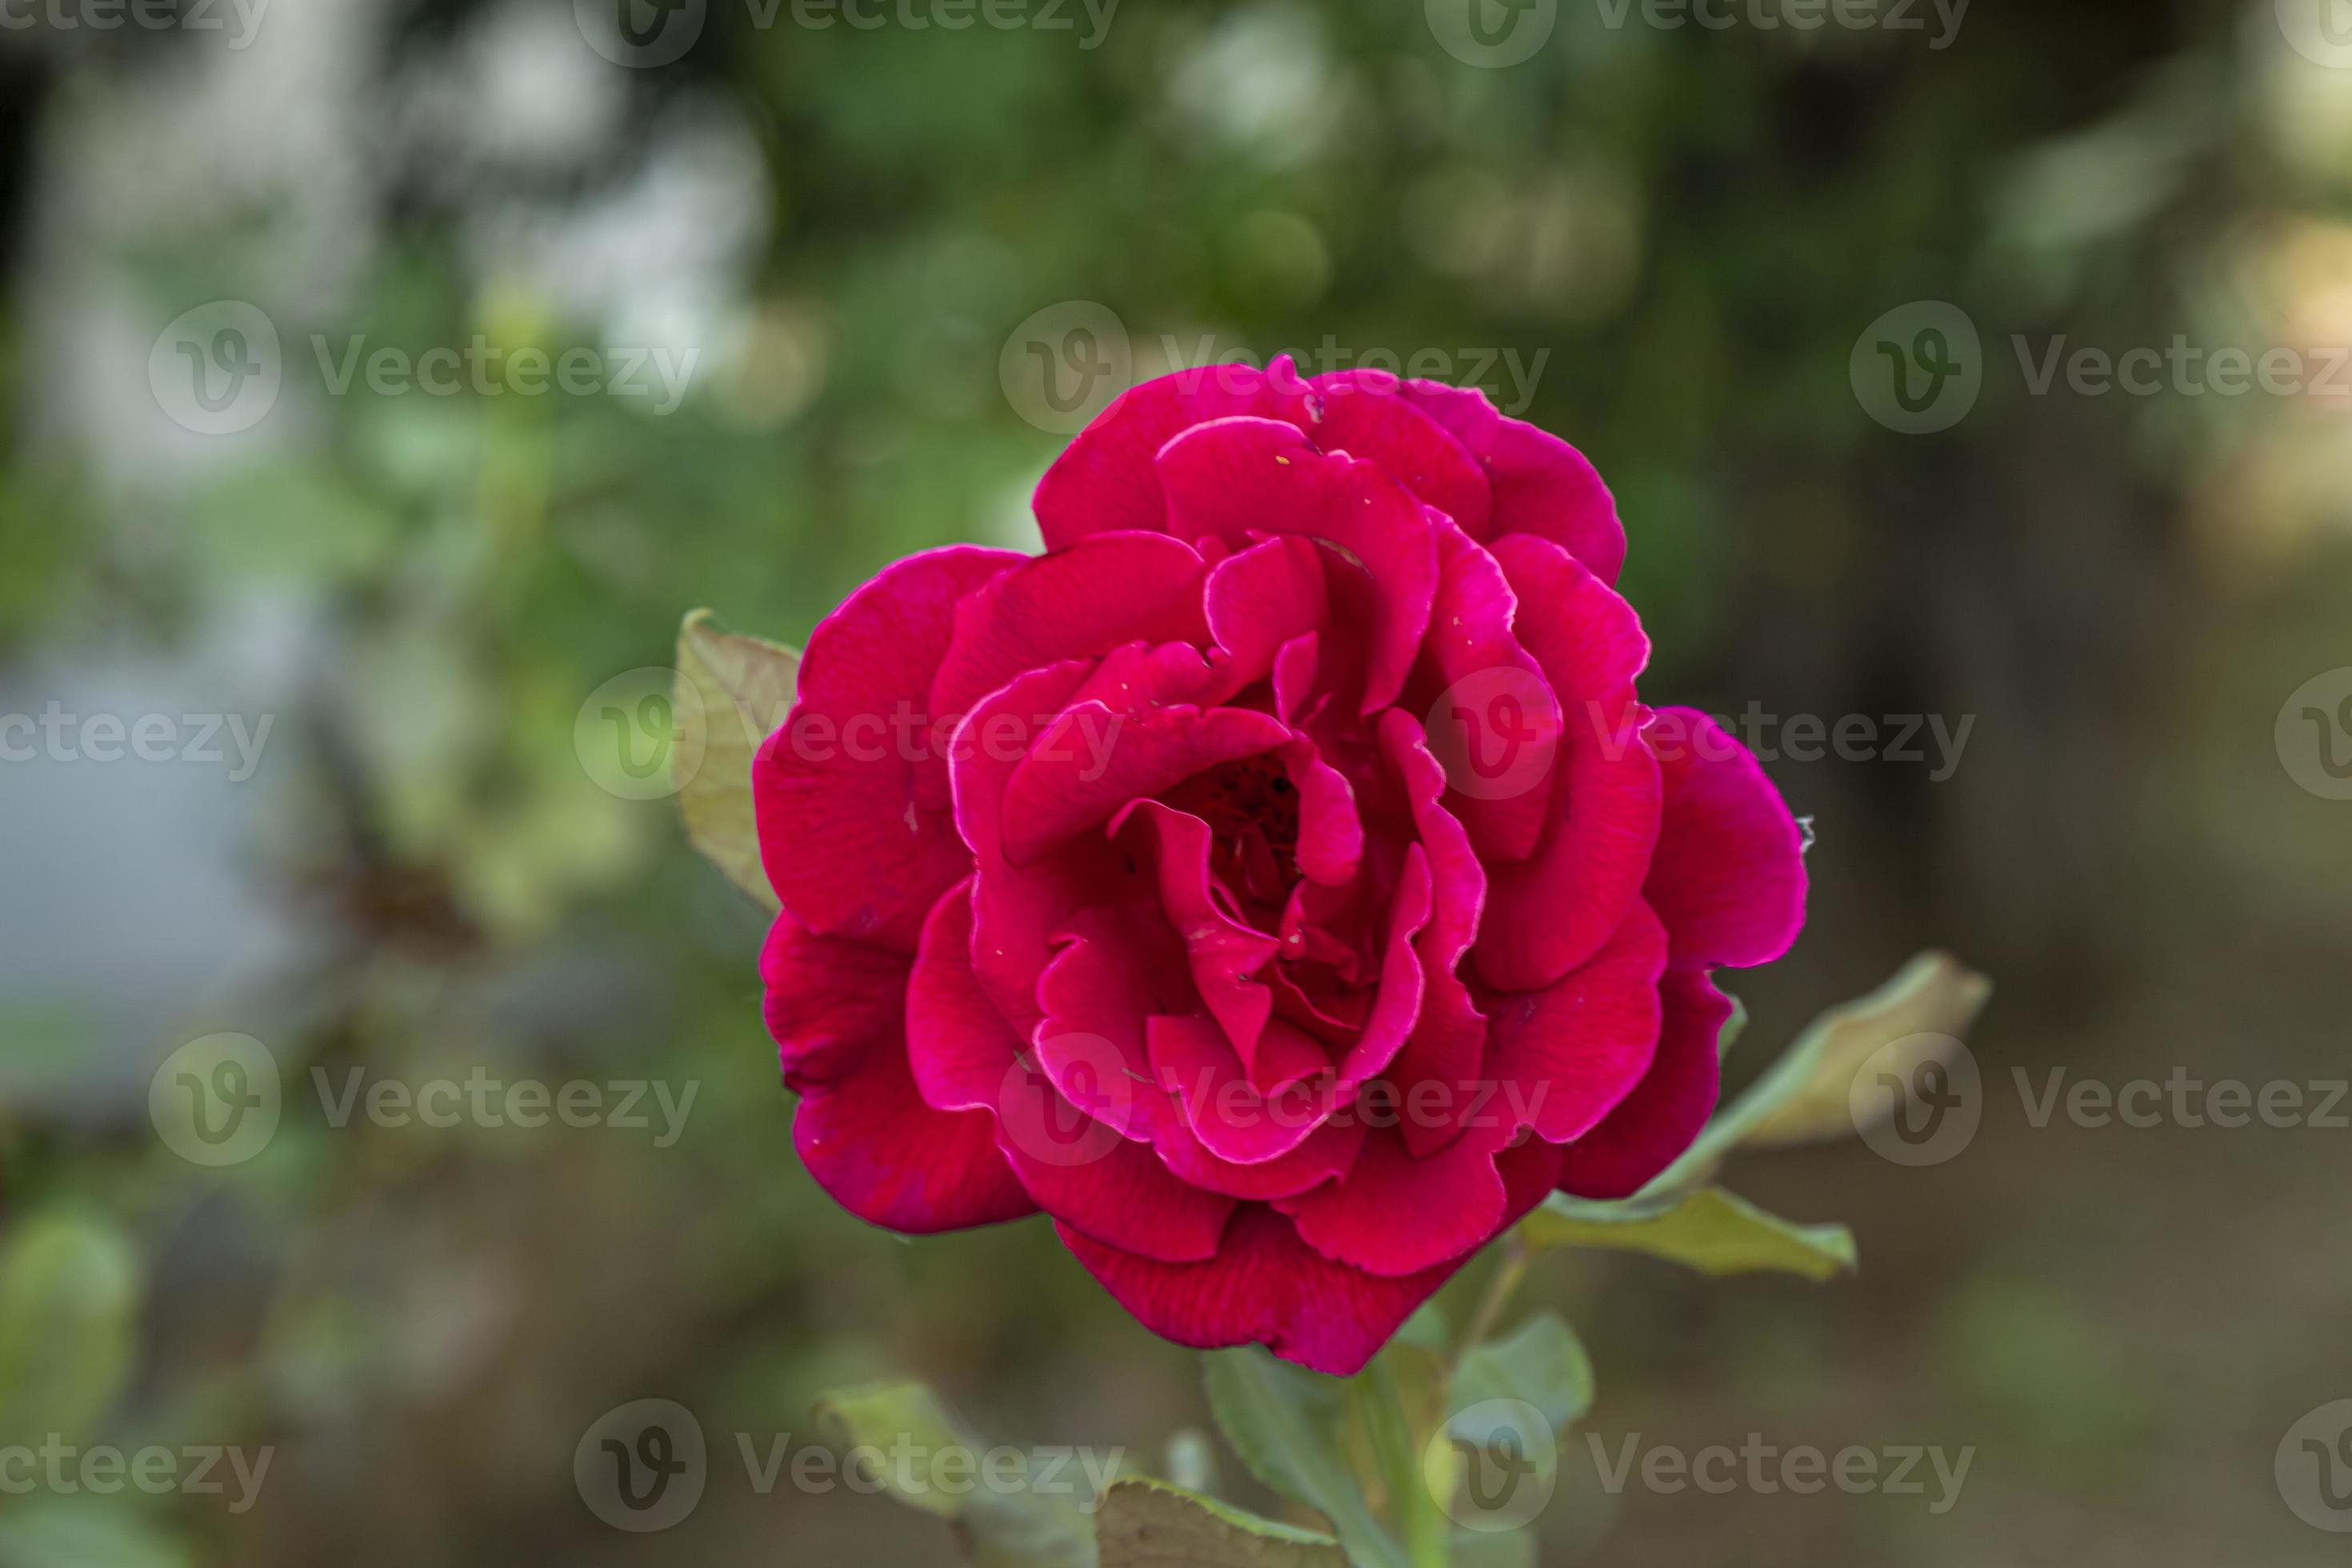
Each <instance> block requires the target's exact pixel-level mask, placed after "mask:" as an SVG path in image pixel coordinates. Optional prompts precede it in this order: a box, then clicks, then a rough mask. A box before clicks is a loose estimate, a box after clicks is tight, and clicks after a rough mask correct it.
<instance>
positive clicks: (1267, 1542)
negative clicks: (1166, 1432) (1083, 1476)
mask: <svg viewBox="0 0 2352 1568" xmlns="http://www.w3.org/2000/svg"><path fill="white" fill-rule="evenodd" d="M1095 1537H1096V1540H1097V1542H1099V1544H1100V1547H1101V1552H1102V1568H1348V1560H1347V1558H1345V1557H1344V1556H1342V1555H1340V1552H1339V1542H1336V1541H1333V1540H1332V1539H1331V1538H1330V1537H1329V1536H1328V1535H1318V1534H1316V1533H1314V1532H1313V1531H1306V1530H1295V1529H1293V1528H1292V1527H1290V1526H1289V1525H1286V1524H1276V1523H1275V1522H1274V1521H1271V1520H1265V1519H1259V1518H1257V1517H1256V1516H1255V1515H1253V1514H1247V1513H1244V1512H1243V1511H1241V1510H1239V1509H1234V1508H1228V1507H1226V1506H1225V1505H1224V1504H1223V1503H1220V1502H1213V1501H1212V1500H1209V1499H1207V1498H1204V1497H1196V1496H1194V1495H1193V1494H1192V1493H1191V1492H1187V1491H1181V1490H1179V1489H1176V1488H1174V1487H1171V1486H1168V1485H1166V1484H1164V1483H1162V1482H1160V1481H1143V1480H1133V1481H1120V1482H1118V1484H1116V1485H1115V1486H1113V1487H1112V1488H1111V1489H1110V1490H1109V1491H1108V1492H1107V1493H1106V1494H1104V1498H1103V1505H1102V1508H1101V1510H1100V1511H1098V1512H1097V1514H1096V1515H1095Z"/></svg>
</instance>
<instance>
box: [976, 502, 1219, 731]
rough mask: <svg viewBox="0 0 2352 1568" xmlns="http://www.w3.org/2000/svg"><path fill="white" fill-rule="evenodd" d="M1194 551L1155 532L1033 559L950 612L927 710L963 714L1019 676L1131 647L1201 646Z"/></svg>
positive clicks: (1204, 636)
mask: <svg viewBox="0 0 2352 1568" xmlns="http://www.w3.org/2000/svg"><path fill="white" fill-rule="evenodd" d="M1207 572H1208V567H1207V564H1206V563H1203V562H1202V559H1201V557H1200V556H1199V555H1198V554H1197V553H1195V552H1193V550H1192V546H1190V545H1188V544H1184V543H1181V542H1179V541H1176V540H1173V539H1170V538H1168V537H1167V536H1166V535H1164V534H1159V533H1103V534H1097V535H1094V536H1093V537H1091V538H1087V539H1082V540H1080V541H1078V542H1076V543H1075V544H1073V545H1071V546H1070V547H1069V548H1068V549H1066V550H1060V551H1056V552H1054V553H1053V554H1051V555H1038V556H1032V557H1030V558H1028V559H1025V560H1024V561H1023V562H1022V563H1020V564H1019V565H1017V566H1014V567H1013V568H1012V569H1011V570H1009V571H1006V572H1004V573H1003V574H1000V575H998V576H996V577H995V578H993V579H992V581H990V582H989V583H988V584H987V585H986V586H985V587H982V588H981V589H979V590H978V591H977V592H975V593H972V594H971V595H968V596H967V597H966V598H965V599H964V600H963V601H962V602H961V604H959V605H957V606H956V612H955V633H954V636H953V637H952V638H951V639H950V642H949V644H948V647H947V652H946V653H945V655H944V656H942V657H941V658H940V665H939V673H938V674H937V675H936V676H934V677H933V678H932V680H931V702H930V707H931V711H932V712H934V713H961V712H963V711H964V710H966V709H968V708H970V707H971V705H972V703H973V702H975V701H977V700H979V699H980V698H981V697H982V696H984V695H986V694H987V693H989V692H991V691H993V690H995V689H997V688H998V687H1000V686H1002V685H1003V684H1004V683H1005V682H1006V681H1008V680H1011V679H1013V677H1014V676H1016V675H1019V674H1020V673H1021V672H1022V671H1024V670H1026V669H1034V668H1037V667H1039V666H1040V665H1046V664H1053V663H1055V662H1058V661H1059V660H1062V659H1067V658H1091V657H1097V656H1100V655H1102V654H1106V653H1108V652H1109V651H1110V650H1111V649H1113V648H1115V647H1121V646H1123V645H1125V644H1127V643H1131V642H1144V643H1169V642H1189V643H1205V642H1207V641H1208V640H1209V626H1208V623H1207V622H1206V621H1205V620H1203V619H1202V614H1201V582H1202V577H1203V576H1205V575H1206V574H1207Z"/></svg>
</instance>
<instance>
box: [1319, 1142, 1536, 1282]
mask: <svg viewBox="0 0 2352 1568" xmlns="http://www.w3.org/2000/svg"><path fill="white" fill-rule="evenodd" d="M1479 1121H1480V1123H1481V1124H1480V1125H1479V1126H1476V1127H1474V1128H1472V1129H1470V1130H1469V1131H1466V1132H1465V1133H1463V1134H1462V1135H1461V1136H1460V1137H1458V1138H1456V1139H1454V1141H1453V1142H1451V1143H1448V1144H1447V1145H1446V1146H1445V1147H1444V1149H1443V1150H1442V1151H1440V1152H1437V1153H1435V1154H1433V1155H1431V1156H1430V1157H1429V1158H1427V1159H1416V1158H1415V1157H1414V1156H1413V1155H1412V1152H1410V1151H1409V1150H1407V1148H1406V1147H1405V1142H1404V1139H1403V1137H1402V1134H1401V1133H1399V1132H1397V1131H1388V1130H1383V1131H1375V1132H1374V1133H1372V1135H1371V1136H1370V1138H1368V1139H1367V1140H1366V1141H1365V1142H1364V1149H1363V1152H1362V1153H1360V1154H1359V1155H1358V1156H1357V1157H1356V1164H1355V1168H1354V1169H1352V1170H1350V1171H1349V1173H1347V1174H1346V1175H1344V1176H1342V1177H1340V1178H1339V1181H1337V1182H1335V1183H1333V1184H1331V1185H1329V1186H1328V1187H1318V1188H1316V1189H1315V1190H1314V1191H1313V1192H1311V1193H1308V1194H1306V1195H1304V1196H1303V1197H1297V1198H1288V1199H1285V1200H1283V1201H1281V1202H1280V1203H1277V1204H1276V1205H1275V1206H1276V1207H1277V1208H1279V1209H1281V1210H1282V1211H1283V1212H1284V1213H1286V1214H1287V1215H1290V1216H1291V1218H1292V1219H1293V1220H1295V1221H1296V1222H1297V1226H1298V1236H1299V1239H1300V1240H1302V1241H1304V1242H1306V1243H1307V1245H1308V1246H1309V1247H1313V1248H1315V1250H1316V1251H1318V1252H1320V1253H1322V1254H1323V1255H1324V1256H1326V1257H1328V1258H1336V1259H1338V1260H1339V1261H1340V1262H1342V1263H1352V1264H1354V1265H1355V1266H1356V1267H1357V1268H1361V1269H1363V1270H1365V1271H1366V1272H1367V1273H1371V1274H1383V1275H1400V1274H1417V1273H1419V1272H1420V1271H1421V1270H1423V1269H1424V1268H1434V1267H1436V1266H1437V1265H1438V1264H1440V1263H1443V1262H1444V1261H1445V1260H1446V1259H1447V1258H1459V1257H1461V1256H1462V1255H1464V1254H1465V1253H1467V1252H1469V1251H1470V1250H1471V1249H1472V1248H1474V1247H1480V1246H1482V1245H1484V1244H1485V1243H1486V1239H1487V1238H1488V1237H1492V1236H1493V1235H1494V1234H1495V1232H1496V1229H1497V1228H1498V1227H1499V1226H1500V1225H1501V1223H1502V1218H1503V1205H1504V1201H1505V1198H1506V1195H1507V1194H1506V1193H1505V1191H1504V1186H1503V1178H1502V1177H1501V1175H1500V1174H1498V1173H1496V1169H1495V1157H1496V1153H1497V1152H1499V1151H1500V1150H1501V1149H1503V1148H1504V1147H1505V1146H1506V1145H1507V1144H1508V1143H1509V1142H1511V1140H1512V1139H1513V1138H1514V1137H1516V1136H1517V1132H1518V1129H1517V1128H1516V1127H1515V1126H1513V1125H1512V1124H1511V1121H1510V1119H1509V1118H1508V1117H1507V1116H1506V1115H1504V1114H1503V1112H1502V1110H1501V1109H1500V1108H1499V1107H1497V1106H1494V1105H1489V1106H1487V1107H1486V1110H1484V1111H1483V1112H1482V1113H1481V1115H1480V1118H1479Z"/></svg>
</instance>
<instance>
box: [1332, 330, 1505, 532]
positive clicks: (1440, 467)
mask: <svg viewBox="0 0 2352 1568" xmlns="http://www.w3.org/2000/svg"><path fill="white" fill-rule="evenodd" d="M1307 384H1308V385H1309V386H1312V387H1313V388H1314V389H1315V392H1316V398H1317V405H1318V407H1317V414H1318V417H1317V418H1316V419H1315V420H1314V422H1313V423H1312V424H1310V425H1309V426H1307V431H1308V433H1309V434H1310V435H1312V436H1313V437H1315V444H1316V445H1317V446H1318V447H1322V448H1323V449H1324V450H1325V451H1327V452H1345V453H1347V454H1349V456H1350V457H1356V458H1370V459H1371V460H1372V461H1373V462H1375V463H1378V464H1379V465H1380V466H1381V468H1386V469H1387V470H1388V471H1389V472H1390V473H1391V474H1393V475H1394V476H1395V477H1396V479H1397V482H1398V483H1400V484H1402V485H1403V486H1404V487H1405V489H1409V490H1411V491H1412V493H1413V494H1415V495H1417V496H1419V497H1420V498H1421V499H1422V500H1424V501H1426V502H1428V503H1429V504H1430V505H1431V506H1433V507H1435V508H1436V509H1437V510H1440V511H1442V512H1444V514H1445V515H1446V516H1448V517H1450V518H1452V519H1453V520H1454V521H1455V522H1456V523H1458V524H1460V525H1461V528H1462V531H1463V532H1465V533H1466V534H1468V535H1469V536H1470V537H1471V538H1473V539H1484V538H1486V518H1487V513H1488V511H1489V510H1490V508H1491V504H1492V498H1491V496H1490V493H1489V489H1488V486H1487V482H1486V472H1485V470H1483V469H1482V468H1479V466H1478V460H1477V459H1476V458H1474V457H1472V456H1471V455H1470V453H1469V451H1468V449H1467V448H1465V447H1464V446H1463V445H1462V443H1461V442H1460V441H1458V440H1456V439H1454V436H1453V435H1452V434H1451V433H1450V432H1449V431H1448V430H1447V429H1446V428H1445V426H1443V425H1441V424H1439V423H1438V422H1437V421H1436V420H1435V419H1433V418H1432V417H1431V416H1429V415H1428V414H1426V413H1424V412H1423V410H1421V409H1420V408H1418V407H1416V406H1414V405H1413V404H1412V403H1411V402H1410V401H1408V400H1407V399H1406V398H1405V397H1404V396H1402V393H1401V390H1400V385H1399V383H1398V381H1397V378H1396V377H1395V376H1393V375H1391V374H1389V373H1388V372H1386V371H1381V370H1341V371H1333V372H1332V373H1330V374H1328V375H1318V376H1317V377H1315V378H1314V379H1313V380H1312V381H1310V382H1308V383H1307Z"/></svg>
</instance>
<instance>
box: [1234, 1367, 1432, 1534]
mask: <svg viewBox="0 0 2352 1568" xmlns="http://www.w3.org/2000/svg"><path fill="white" fill-rule="evenodd" d="M1201 1359H1202V1363H1203V1364H1204V1365H1205V1367H1206V1368H1207V1375H1208V1385H1209V1410H1210V1412H1211V1414H1213V1415H1215V1416H1216V1418H1217V1426H1218V1427H1219V1428H1220V1429H1221V1430H1222V1431H1223V1433H1224V1435H1225V1441H1226V1442H1228V1443H1230V1444H1232V1445H1233V1449H1234V1453H1235V1454H1236V1455H1238V1456H1240V1458H1241V1461H1242V1463H1243V1464H1244V1465H1246V1466H1248V1467H1249V1469H1250V1472H1251V1473H1252V1474H1253V1475H1255V1476H1256V1477H1257V1479H1260V1480H1262V1481H1264V1482H1265V1484H1266V1485H1267V1486H1269V1487H1272V1488H1273V1489H1275V1490H1276V1491H1278V1492H1280V1493H1282V1494H1283V1496H1285V1497H1287V1498H1290V1499H1293V1500H1296V1501H1298V1502H1303V1503H1305V1504H1306V1505H1307V1507H1309V1508H1311V1509H1315V1510H1318V1511H1319V1512H1320V1513H1321V1514H1322V1515H1323V1516H1324V1517H1325V1518H1326V1519H1328V1520H1329V1521H1331V1527H1332V1530H1333V1531H1334V1532H1335V1533H1336V1534H1337V1535H1338V1536H1339V1542H1340V1544H1341V1545H1342V1546H1343V1547H1344V1548H1346V1550H1347V1553H1348V1560H1349V1563H1353V1564H1355V1568H1410V1565H1409V1563H1408V1561H1407V1559H1406V1557H1405V1554H1404V1549H1403V1548H1402V1546H1400V1545H1398V1544H1397V1542H1396V1539H1395V1538H1394V1537H1393V1536H1391V1534H1390V1533H1389V1532H1388V1531H1387V1529H1386V1528H1385V1527H1383V1526H1382V1525H1381V1522H1380V1521H1379V1520H1378V1519H1376V1518H1374V1517H1373V1515H1372V1511H1371V1508H1370V1505H1369V1504H1368V1503H1367V1502H1366V1501H1365V1500H1364V1493H1363V1489H1362V1487H1361V1486H1360V1484H1359V1483H1358V1481H1357V1479H1356V1477H1355V1473H1354V1472H1353V1471H1352V1470H1351V1469H1350V1468H1349V1466H1348V1462H1347V1460H1346V1459H1345V1458H1342V1457H1341V1450H1340V1447H1339V1426H1340V1422H1341V1420H1342V1418H1343V1416H1344V1415H1345V1404H1346V1394H1347V1386H1348V1385H1347V1384H1345V1383H1342V1382H1341V1381H1339V1379H1337V1378H1330V1377H1324V1376H1322V1375H1320V1374H1318V1373H1311V1372H1306V1371H1303V1370H1301V1369H1300V1368H1297V1367H1295V1366H1290V1365H1287V1364H1286V1363H1282V1362H1279V1361H1276V1359H1275V1358H1274V1357H1273V1356H1271V1355H1269V1354H1267V1353H1266V1352H1265V1350H1264V1349H1263V1348H1261V1347H1259V1346H1256V1345H1248V1346H1244V1348H1242V1349H1240V1350H1231V1351H1217V1352H1212V1353H1210V1354H1208V1355H1205V1356H1203V1357H1202V1358H1201Z"/></svg>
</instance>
